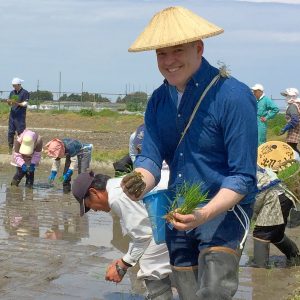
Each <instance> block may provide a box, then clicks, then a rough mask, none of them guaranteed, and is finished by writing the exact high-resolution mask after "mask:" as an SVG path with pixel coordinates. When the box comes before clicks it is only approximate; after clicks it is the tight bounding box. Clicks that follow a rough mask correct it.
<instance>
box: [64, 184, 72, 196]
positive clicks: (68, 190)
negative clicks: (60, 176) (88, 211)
mask: <svg viewBox="0 0 300 300" xmlns="http://www.w3.org/2000/svg"><path fill="white" fill-rule="evenodd" d="M63 192H64V194H68V193H70V192H71V183H70V182H64V183H63Z"/></svg>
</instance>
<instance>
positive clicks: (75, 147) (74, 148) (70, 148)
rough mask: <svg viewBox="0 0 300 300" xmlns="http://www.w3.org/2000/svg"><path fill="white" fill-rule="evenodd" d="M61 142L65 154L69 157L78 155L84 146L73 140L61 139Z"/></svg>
mask: <svg viewBox="0 0 300 300" xmlns="http://www.w3.org/2000/svg"><path fill="white" fill-rule="evenodd" d="M62 141H63V143H64V146H65V152H66V154H68V155H70V156H71V157H73V156H75V155H78V154H79V153H80V152H81V150H82V148H83V146H84V145H83V144H82V143H81V142H79V141H77V140H74V139H62Z"/></svg>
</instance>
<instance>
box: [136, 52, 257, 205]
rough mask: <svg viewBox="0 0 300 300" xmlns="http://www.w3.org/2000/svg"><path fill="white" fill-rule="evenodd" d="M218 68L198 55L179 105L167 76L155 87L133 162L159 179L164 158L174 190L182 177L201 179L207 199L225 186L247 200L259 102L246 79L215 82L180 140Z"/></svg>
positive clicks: (251, 197)
mask: <svg viewBox="0 0 300 300" xmlns="http://www.w3.org/2000/svg"><path fill="white" fill-rule="evenodd" d="M218 72H219V70H218V69H216V68H214V67H212V66H211V65H210V64H209V63H208V62H207V61H206V60H205V59H204V58H202V63H201V66H200V68H199V70H198V71H197V72H196V73H195V74H194V75H193V77H192V78H191V79H190V80H189V82H188V83H187V85H186V88H185V91H184V94H183V96H182V99H181V102H180V104H179V107H178V109H177V106H176V104H175V103H176V101H175V100H174V93H173V92H172V88H170V86H169V84H168V83H167V82H166V81H165V83H164V84H163V85H161V86H160V87H159V88H158V89H157V90H155V91H154V92H153V95H152V97H151V99H150V100H149V103H148V106H147V110H146V114H145V125H146V128H145V135H144V140H143V146H142V153H141V155H139V156H138V157H137V159H136V161H135V167H142V168H145V169H147V170H148V171H150V172H151V173H152V174H153V175H154V177H155V180H156V183H158V181H159V179H160V169H161V166H162V161H163V160H165V161H166V162H167V163H168V165H169V167H170V179H169V189H172V190H176V189H177V187H179V186H180V185H181V184H182V183H183V182H184V181H186V182H189V183H201V184H202V191H203V192H208V196H209V197H210V198H211V197H213V196H214V195H215V194H216V193H217V192H218V191H219V189H220V188H228V189H230V190H233V191H235V192H237V193H239V194H242V195H245V198H244V199H243V200H242V201H243V202H242V203H245V204H246V203H251V202H253V201H254V197H255V193H256V161H257V120H256V116H257V105H256V99H255V97H254V96H253V94H252V92H251V91H250V89H249V88H248V87H247V86H246V85H245V84H243V83H241V82H239V81H238V80H236V79H235V78H233V77H230V78H227V79H224V78H221V79H220V80H219V81H217V82H216V83H215V84H214V85H213V86H212V88H211V89H210V90H209V91H208V93H207V94H206V96H205V97H204V99H203V101H202V103H201V105H200V107H199V108H198V111H197V113H196V115H195V117H194V120H193V122H192V124H191V126H190V128H189V129H188V131H187V133H186V135H185V136H184V139H183V140H182V142H181V143H180V144H179V145H178V143H179V140H180V136H181V133H182V132H183V131H184V128H185V126H186V124H187V123H188V121H189V118H190V116H191V114H192V111H193V109H194V107H195V105H196V103H197V101H198V100H199V98H200V96H201V94H202V93H203V91H204V89H205V88H206V86H207V85H208V84H209V83H210V82H211V80H212V79H213V78H214V77H215V75H216V74H218ZM172 95H173V99H172Z"/></svg>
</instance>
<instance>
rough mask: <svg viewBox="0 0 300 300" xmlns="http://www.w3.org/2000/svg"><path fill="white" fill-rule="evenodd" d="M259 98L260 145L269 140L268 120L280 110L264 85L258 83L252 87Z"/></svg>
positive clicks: (258, 124) (257, 98) (258, 123)
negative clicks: (269, 96) (267, 94)
mask: <svg viewBox="0 0 300 300" xmlns="http://www.w3.org/2000/svg"><path fill="white" fill-rule="evenodd" d="M251 89H252V92H253V94H254V96H255V98H256V100H257V126H258V146H259V145H261V144H263V143H265V142H266V141H267V122H268V120H270V119H273V118H274V117H275V116H276V114H277V113H278V112H279V109H278V107H277V106H276V104H275V103H274V102H273V101H272V100H271V99H270V98H268V97H267V96H266V95H265V93H264V87H263V86H262V85H261V84H259V83H257V84H255V85H254V86H253V87H252V88H251Z"/></svg>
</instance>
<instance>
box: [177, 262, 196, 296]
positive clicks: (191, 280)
mask: <svg viewBox="0 0 300 300" xmlns="http://www.w3.org/2000/svg"><path fill="white" fill-rule="evenodd" d="M172 274H173V278H174V282H175V286H176V288H177V292H178V295H179V299H180V300H199V298H198V297H197V296H196V292H197V290H198V268H195V267H194V268H193V267H190V268H188V267H186V268H182V269H181V268H174V267H173V268H172Z"/></svg>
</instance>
